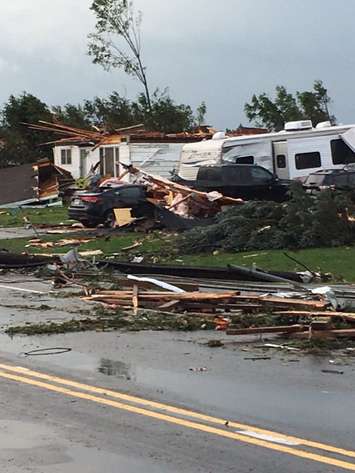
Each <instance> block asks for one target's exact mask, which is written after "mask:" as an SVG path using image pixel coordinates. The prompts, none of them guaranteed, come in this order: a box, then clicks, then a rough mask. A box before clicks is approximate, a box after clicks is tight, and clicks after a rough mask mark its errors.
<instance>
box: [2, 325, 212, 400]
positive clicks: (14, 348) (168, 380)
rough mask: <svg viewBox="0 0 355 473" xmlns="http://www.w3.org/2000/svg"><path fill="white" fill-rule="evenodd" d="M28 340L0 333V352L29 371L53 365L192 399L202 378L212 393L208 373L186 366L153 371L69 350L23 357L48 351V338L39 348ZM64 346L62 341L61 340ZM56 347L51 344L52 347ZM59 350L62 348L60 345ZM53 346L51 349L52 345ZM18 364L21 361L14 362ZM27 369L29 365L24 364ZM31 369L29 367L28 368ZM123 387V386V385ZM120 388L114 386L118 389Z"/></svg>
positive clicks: (154, 369) (133, 364)
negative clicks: (11, 356) (10, 356)
mask: <svg viewBox="0 0 355 473" xmlns="http://www.w3.org/2000/svg"><path fill="white" fill-rule="evenodd" d="M32 340H33V339H32V338H31V337H27V336H16V337H13V338H10V337H9V336H8V335H4V334H0V347H1V351H2V352H3V353H11V354H12V355H17V356H19V357H20V359H21V358H23V359H25V360H27V361H30V362H33V367H32V369H34V370H39V371H40V370H41V364H42V363H45V365H43V366H44V368H42V369H46V367H48V364H50V365H55V366H57V367H60V368H62V369H66V370H68V373H70V371H71V370H73V369H75V370H78V371H82V372H83V371H84V372H88V373H89V375H90V378H91V379H95V381H96V378H97V375H103V376H108V377H110V378H111V379H112V380H114V379H115V378H116V379H117V380H118V381H120V382H127V381H128V382H131V383H134V384H136V385H140V386H144V387H146V388H149V389H153V390H154V391H157V392H174V393H183V394H184V395H186V394H187V395H189V396H190V395H191V396H192V397H194V396H195V395H196V392H198V391H201V380H202V379H203V390H205V389H206V390H207V391H210V392H213V391H214V390H215V385H214V383H215V380H214V379H213V377H211V378H209V377H208V372H207V373H202V372H201V373H193V372H191V371H189V366H186V372H183V371H181V369H180V370H176V369H174V368H173V367H171V368H168V369H159V368H152V367H150V366H149V365H148V363H149V360H147V365H144V364H135V363H126V362H123V361H121V360H114V359H110V358H106V357H102V356H95V355H94V354H91V353H88V354H87V353H80V352H77V351H71V352H68V353H63V354H61V355H50V356H25V352H28V351H30V350H34V349H38V348H50V346H49V345H48V339H46V343H44V344H41V345H39V344H38V338H37V339H36V342H33V341H32ZM62 343H63V341H62ZM54 346H55V344H54V345H53V347H54ZM61 346H62V347H64V346H65V342H64V345H61ZM51 347H52V346H51ZM17 363H18V364H21V361H20V360H18V361H17ZM26 365H27V366H28V364H27V363H26ZM29 367H30V368H31V365H29ZM125 387H126V386H125ZM119 388H120V386H119V385H117V389H119Z"/></svg>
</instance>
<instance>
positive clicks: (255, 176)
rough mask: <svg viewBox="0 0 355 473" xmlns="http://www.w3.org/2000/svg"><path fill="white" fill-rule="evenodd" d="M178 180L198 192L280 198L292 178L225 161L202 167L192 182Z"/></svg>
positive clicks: (261, 198) (250, 165)
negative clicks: (283, 177) (221, 163)
mask: <svg viewBox="0 0 355 473" xmlns="http://www.w3.org/2000/svg"><path fill="white" fill-rule="evenodd" d="M180 182H181V183H183V184H185V185H188V186H189V187H192V188H194V189H196V190H199V191H204V192H211V191H218V192H220V193H221V194H223V195H225V196H227V197H235V198H238V197H239V198H242V199H245V200H251V199H259V200H275V201H283V200H286V198H287V192H288V190H289V187H290V182H291V181H287V180H280V179H278V178H277V177H276V176H274V175H273V174H272V173H271V172H270V171H268V170H267V169H265V168H263V167H261V166H257V165H253V164H226V165H220V166H201V167H200V168H199V170H198V173H197V177H196V180H195V181H180Z"/></svg>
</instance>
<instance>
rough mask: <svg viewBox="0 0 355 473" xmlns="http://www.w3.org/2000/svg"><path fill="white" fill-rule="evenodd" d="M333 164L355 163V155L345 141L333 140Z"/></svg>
mask: <svg viewBox="0 0 355 473" xmlns="http://www.w3.org/2000/svg"><path fill="white" fill-rule="evenodd" d="M330 148H331V150H332V159H333V164H350V163H355V153H354V151H353V150H352V149H350V148H349V146H348V145H347V144H346V143H345V142H344V141H343V140H331V142H330Z"/></svg>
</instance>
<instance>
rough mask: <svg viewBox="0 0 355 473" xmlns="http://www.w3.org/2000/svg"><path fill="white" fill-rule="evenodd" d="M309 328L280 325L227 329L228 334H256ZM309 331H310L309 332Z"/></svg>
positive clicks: (289, 331) (300, 330)
mask: <svg viewBox="0 0 355 473" xmlns="http://www.w3.org/2000/svg"><path fill="white" fill-rule="evenodd" d="M306 329H307V327H306V326H304V325H282V326H281V325H280V326H278V327H277V326H276V327H250V328H241V329H234V328H230V329H228V330H227V335H256V334H262V333H294V332H304V331H305V330H306ZM307 333H308V332H307Z"/></svg>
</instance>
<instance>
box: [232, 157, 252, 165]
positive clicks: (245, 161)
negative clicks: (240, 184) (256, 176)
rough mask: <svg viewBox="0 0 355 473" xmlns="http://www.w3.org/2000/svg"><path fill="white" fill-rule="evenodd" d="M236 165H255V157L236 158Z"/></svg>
mask: <svg viewBox="0 0 355 473" xmlns="http://www.w3.org/2000/svg"><path fill="white" fill-rule="evenodd" d="M235 164H254V156H241V157H240V158H235Z"/></svg>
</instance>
